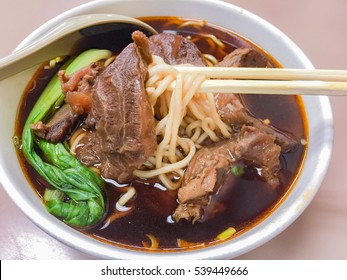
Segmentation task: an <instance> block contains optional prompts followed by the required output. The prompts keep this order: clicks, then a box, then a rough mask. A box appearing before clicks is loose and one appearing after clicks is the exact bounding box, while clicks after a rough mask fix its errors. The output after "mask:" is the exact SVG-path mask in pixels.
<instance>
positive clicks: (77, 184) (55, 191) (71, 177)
mask: <svg viewBox="0 0 347 280" xmlns="http://www.w3.org/2000/svg"><path fill="white" fill-rule="evenodd" d="M111 55H112V53H111V52H110V51H108V50H96V49H92V50H87V51H85V52H83V53H81V54H80V55H78V56H77V57H76V58H74V59H71V60H70V61H68V62H67V63H66V64H65V65H64V66H63V68H64V69H65V70H66V73H67V74H71V73H73V72H75V71H77V70H79V69H81V68H82V67H86V66H88V65H90V64H91V63H93V62H96V61H98V60H102V59H107V58H109V57H110V56H111ZM63 101H64V95H63V93H62V91H61V86H60V82H59V79H58V77H57V76H55V77H54V78H53V79H52V80H51V81H50V82H49V84H48V85H47V87H46V88H45V90H44V91H43V93H42V94H41V96H40V98H39V99H38V101H37V102H36V104H35V106H34V108H33V109H32V111H31V112H30V114H29V117H28V119H27V121H26V123H25V126H24V129H23V134H22V149H23V153H24V156H25V157H26V159H27V160H28V162H29V163H30V164H31V165H32V166H33V167H34V168H35V170H36V171H37V172H38V173H39V174H40V175H41V176H42V177H43V178H44V179H45V180H46V181H47V182H48V183H49V184H50V185H51V186H52V189H46V191H45V193H44V196H43V200H44V202H45V206H46V208H47V210H48V211H49V212H50V213H52V214H53V215H55V216H57V217H59V218H62V219H63V221H64V222H65V223H67V224H70V225H73V226H80V227H85V226H90V225H93V224H95V223H97V222H98V221H100V220H101V219H102V217H103V215H104V212H105V202H104V197H103V193H102V189H103V185H104V181H103V180H102V179H101V177H100V176H99V175H98V174H97V173H95V172H93V171H92V170H90V169H89V168H87V167H85V166H83V165H82V164H81V163H80V162H79V161H78V160H77V159H75V158H74V157H73V156H72V155H71V154H70V153H69V152H68V151H67V149H66V148H65V146H64V145H63V143H57V144H52V143H50V142H48V141H46V140H44V139H41V138H38V137H36V136H35V134H34V133H33V131H32V130H31V128H30V125H31V124H33V123H37V122H38V121H42V120H44V119H45V117H46V116H48V115H51V114H52V112H54V110H56V108H57V107H59V106H60V105H61V104H62V102H63ZM37 150H40V155H41V157H40V156H39V155H38V153H37V152H36V151H37Z"/></svg>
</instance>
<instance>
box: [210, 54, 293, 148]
mask: <svg viewBox="0 0 347 280" xmlns="http://www.w3.org/2000/svg"><path fill="white" fill-rule="evenodd" d="M216 67H271V64H270V63H269V61H268V60H267V59H266V58H265V57H264V56H262V55H261V54H260V53H258V52H257V51H255V50H253V49H250V48H241V49H236V50H234V51H233V52H231V53H230V54H228V55H227V56H225V57H224V59H223V60H222V61H221V62H219V63H218V64H216ZM214 98H215V103H216V107H217V112H218V114H219V115H220V117H221V119H222V120H223V121H224V122H226V123H228V124H230V125H231V126H232V127H234V128H236V129H238V128H240V127H241V126H242V125H244V124H247V125H252V126H255V127H258V128H260V129H262V130H263V131H266V132H267V133H269V134H272V135H274V136H275V137H276V143H278V144H279V145H280V146H281V147H282V151H283V152H288V151H291V150H294V149H296V147H297V145H298V141H297V139H295V137H294V136H292V135H291V134H289V133H286V132H284V131H281V130H279V129H277V128H275V127H273V126H271V125H268V124H265V123H264V122H263V121H262V120H260V119H257V118H255V117H254V116H253V115H252V114H251V113H250V112H248V110H246V108H245V107H244V105H243V104H242V102H241V100H240V97H239V96H238V95H233V94H229V93H218V94H215V95H214Z"/></svg>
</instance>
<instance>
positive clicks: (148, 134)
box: [76, 31, 157, 182]
mask: <svg viewBox="0 0 347 280" xmlns="http://www.w3.org/2000/svg"><path fill="white" fill-rule="evenodd" d="M132 38H133V40H134V43H132V44H130V45H128V46H127V47H126V48H125V49H124V50H123V51H122V52H121V53H120V54H119V55H118V56H117V58H116V60H115V61H114V62H113V63H112V64H111V65H109V66H108V67H107V69H106V70H105V71H103V72H102V74H101V75H100V76H99V77H98V79H97V81H96V83H95V85H94V87H93V107H92V112H91V113H92V116H93V118H94V120H95V130H93V131H91V132H90V133H88V134H87V136H85V137H88V138H85V139H82V142H81V143H89V144H86V145H84V146H83V145H81V146H80V147H79V148H78V149H77V150H76V153H77V155H76V156H77V158H78V159H79V160H80V161H81V162H82V163H84V164H86V165H94V164H99V165H100V166H99V168H100V170H101V174H102V176H104V177H105V178H112V179H115V180H117V181H118V182H125V181H126V180H128V179H129V178H130V177H131V176H132V172H133V171H134V170H135V169H136V168H138V167H140V166H141V165H142V164H143V163H144V162H145V161H146V160H147V158H148V157H149V156H150V155H151V154H153V152H154V151H155V148H156V145H157V142H156V135H155V130H154V116H153V112H152V108H151V106H150V104H149V101H148V97H147V95H146V91H145V86H144V84H145V80H146V77H147V65H148V64H149V63H151V59H152V56H151V55H150V52H149V42H148V38H147V37H146V36H145V35H144V34H143V33H142V32H139V31H135V32H134V33H133V34H132ZM85 140H86V141H85ZM91 150H92V151H91Z"/></svg>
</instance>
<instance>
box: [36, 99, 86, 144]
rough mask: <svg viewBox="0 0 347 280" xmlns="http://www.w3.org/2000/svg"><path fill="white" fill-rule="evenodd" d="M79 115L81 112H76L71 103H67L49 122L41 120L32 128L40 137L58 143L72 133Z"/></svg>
mask: <svg viewBox="0 0 347 280" xmlns="http://www.w3.org/2000/svg"><path fill="white" fill-rule="evenodd" d="M79 117H80V116H79V114H77V113H76V112H74V111H73V110H72V108H71V107H70V105H68V104H65V105H63V106H62V107H61V108H60V109H59V110H58V111H57V112H56V113H55V114H54V116H53V117H52V118H51V120H50V121H49V122H48V123H47V124H44V123H43V122H41V121H39V122H38V123H36V124H32V125H31V129H32V130H33V131H34V133H35V134H36V135H37V136H38V137H41V138H44V139H46V140H48V141H50V142H52V143H57V142H61V141H64V140H65V139H66V137H67V136H69V135H70V133H71V132H72V131H73V129H74V128H75V127H76V124H77V123H78V120H79Z"/></svg>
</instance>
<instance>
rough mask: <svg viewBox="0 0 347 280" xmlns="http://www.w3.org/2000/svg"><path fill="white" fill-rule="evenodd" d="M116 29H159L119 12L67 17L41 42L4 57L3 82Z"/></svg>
mask: <svg viewBox="0 0 347 280" xmlns="http://www.w3.org/2000/svg"><path fill="white" fill-rule="evenodd" d="M110 30H112V31H113V32H115V34H116V33H117V32H119V34H120V33H122V34H124V32H127V33H129V39H131V32H132V31H134V30H141V31H142V32H144V33H145V34H146V35H152V34H156V33H157V32H156V31H155V30H154V29H153V28H152V27H151V26H149V25H147V24H146V23H144V22H142V21H140V20H137V19H134V18H131V17H127V16H122V15H117V14H89V15H82V16H76V17H71V18H68V19H66V20H65V21H64V22H62V23H61V24H60V25H58V26H56V27H55V28H53V29H52V30H51V31H49V32H47V33H46V34H44V35H43V36H42V37H41V38H40V39H39V40H38V41H36V42H34V43H32V44H30V45H28V46H27V47H24V48H23V49H20V50H18V51H15V52H13V53H12V54H10V55H8V56H6V57H4V58H2V59H0V81H2V80H4V79H6V78H8V77H10V76H13V75H15V74H17V73H19V72H22V71H24V70H26V69H28V68H30V67H32V66H34V65H37V64H40V63H43V62H45V61H47V60H49V59H52V58H55V57H57V56H64V55H69V54H72V53H73V52H74V51H75V48H76V44H78V42H80V41H81V40H83V39H84V38H86V37H88V36H91V35H97V34H98V33H104V32H110Z"/></svg>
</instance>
